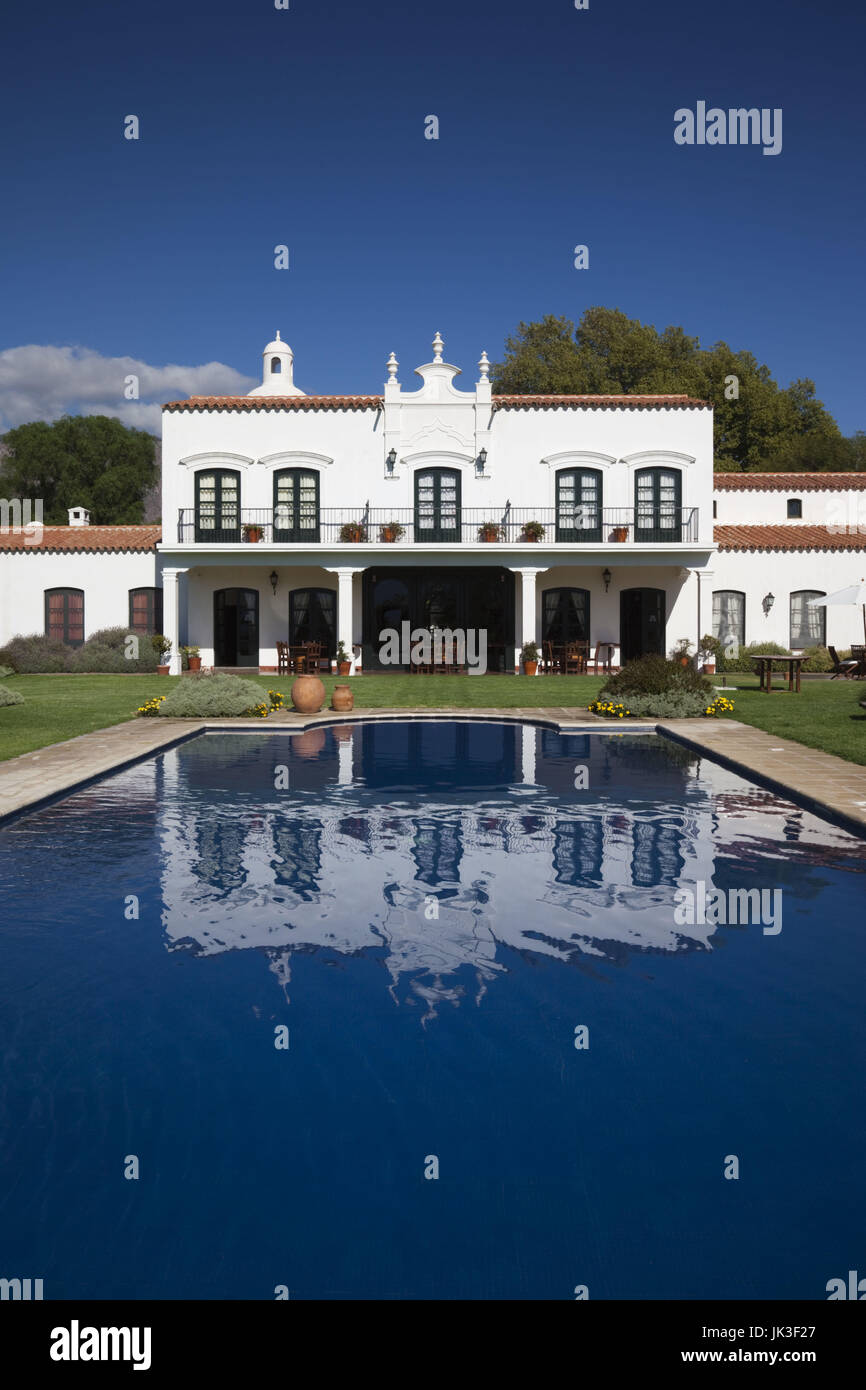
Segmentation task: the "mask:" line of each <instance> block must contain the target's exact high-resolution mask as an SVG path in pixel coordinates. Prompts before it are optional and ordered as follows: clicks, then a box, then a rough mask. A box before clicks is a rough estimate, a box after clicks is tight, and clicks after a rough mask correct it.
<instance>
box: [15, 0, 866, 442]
mask: <svg viewBox="0 0 866 1390" xmlns="http://www.w3.org/2000/svg"><path fill="white" fill-rule="evenodd" d="M290 5H291V7H290V9H289V10H288V11H282V10H276V9H275V8H274V7H273V3H272V0H243V3H240V0H238V2H237V3H232V4H228V3H225V0H215V3H205V0H175V3H172V4H167V3H163V0H154V3H149V4H146V5H134V4H133V5H118V4H117V3H116V0H115V2H114V3H112V4H108V3H90V4H85V5H82V6H73V5H69V4H68V3H66V4H59V3H54V0H51V2H50V3H48V4H42V5H39V6H24V5H18V6H15V7H14V8H13V9H12V10H10V11H7V14H6V16H5V19H4V31H5V32H4V38H5V40H6V42H5V44H4V48H5V50H6V60H5V62H4V80H3V83H2V87H0V119H2V129H3V132H4V138H3V146H2V149H3V152H2V155H0V161H2V185H0V186H2V188H3V192H4V195H5V196H4V203H5V205H6V206H5V214H4V216H3V217H2V219H0V422H2V423H3V424H5V425H8V424H10V423H17V422H18V419H19V418H20V417H21V416H22V414H23V416H24V418H36V417H37V416H39V415H40V414H43V415H46V416H47V415H51V414H56V413H58V411H59V409H60V408H65V407H66V406H68V405H71V406H72V407H73V408H74V407H75V406H76V404H79V403H81V402H83V407H82V408H86V409H94V408H96V407H97V406H104V407H105V408H108V409H111V408H113V407H112V402H113V400H114V396H113V394H112V393H113V391H114V385H113V383H114V381H115V378H117V391H116V396H117V398H118V410H117V413H118V414H120V415H121V416H122V417H124V407H123V405H122V402H121V400H120V397H121V390H122V381H121V379H120V378H119V376H118V373H117V372H116V371H115V370H114V368H113V366H112V362H113V360H114V359H123V358H127V359H132V360H134V361H136V362H140V363H142V364H148V366H149V367H150V368H151V369H152V371H151V372H150V375H149V376H148V378H147V391H146V392H145V394H146V395H147V396H148V399H151V400H157V401H158V400H160V399H168V398H170V397H171V396H172V395H177V394H185V393H186V392H187V391H188V390H190V389H202V390H209V389H228V387H229V386H230V385H231V383H232V382H233V381H237V383H239V384H240V386H241V389H248V385H249V384H252V381H253V379H255V380H257V379H258V376H259V370H260V361H261V358H260V354H261V350H262V348H263V346H264V344H265V342H266V341H267V339H268V338H270V337H271V336H272V335H273V333H274V331H275V330H276V329H277V328H279V329H280V330H281V332H282V336H283V337H284V338H286V339H287V340H288V341H289V342H290V343H291V345H292V347H293V348H294V351H295V379H296V381H297V383H298V384H299V385H300V386H301V387H302V389H304V390H306V391H308V392H324V393H329V392H337V393H340V392H367V391H378V390H380V389H381V386H382V382H383V381H384V379H385V361H386V358H387V356H388V353H389V352H390V351H391V350H392V349H394V351H396V353H397V356H398V358H399V360H400V364H401V371H400V377H401V380H402V381H403V382H404V383H405V384H407V385H408V384H410V383H411V380H412V368H413V367H415V366H416V365H418V363H420V362H423V361H426V360H429V358H430V356H431V350H430V341H431V339H432V337H433V334H434V332H435V331H436V330H439V331H440V332H441V333H442V335H443V337H444V339H445V344H446V352H445V355H446V358H447V359H448V360H449V361H452V362H455V363H456V364H457V365H459V366H462V367H463V368H464V372H465V378H464V381H465V384H467V385H468V384H469V383H470V382H472V381H474V380H475V378H476V376H477V372H476V368H475V364H476V363H477V360H478V357H479V355H480V351H481V349H482V348H485V349H486V350H487V352H488V353H489V355H490V358H491V360H496V359H497V358H498V357H500V356H501V355H502V349H503V343H504V339H505V337H506V335H507V334H508V333H509V332H510V331H511V330H512V329H513V328H514V327H515V326H516V324H517V323H518V321H519V320H520V319H537V318H540V317H541V316H542V315H543V314H545V313H559V314H566V315H568V316H569V317H571V318H573V319H575V320H576V319H577V318H579V316H580V314H581V312H582V311H583V309H584V308H586V307H587V306H589V305H592V304H604V305H609V306H616V307H619V308H621V309H622V310H624V311H625V312H626V313H627V314H629V315H630V316H632V317H637V318H641V319H643V320H644V321H648V322H652V323H655V324H656V326H657V327H658V328H663V327H664V326H665V325H667V324H668V323H676V324H682V325H683V327H684V328H685V329H686V330H687V331H688V332H690V333H692V334H697V335H698V336H699V337H700V338H701V340H702V341H704V342H706V343H711V342H713V341H715V340H717V339H720V338H723V339H725V340H726V341H727V342H728V343H730V344H731V346H732V347H734V348H748V349H750V350H751V351H753V352H754V353H755V354H756V355H757V356H758V357H759V358H760V359H761V360H763V361H765V362H766V363H767V364H768V365H769V366H770V368H771V370H772V372H773V375H774V376H775V378H776V379H777V380H778V381H779V382H780V383H781V384H787V383H788V381H790V380H791V379H792V378H794V377H796V376H811V377H813V378H814V380H815V382H816V385H817V390H818V394H819V396H820V397H821V398H822V399H823V400H824V402H825V403H826V405H827V406H828V407H829V408H830V410H831V411H832V412H833V413H834V414H835V415H836V417H837V419H838V420H839V423H840V425H841V427H842V429H843V430H844V431H845V432H846V433H851V432H853V431H854V430H855V429H859V428H866V411H864V409H863V406H862V400H863V390H862V383H863V373H864V363H863V353H862V346H861V345H862V341H863V331H862V317H863V314H862V310H863V283H864V277H863V254H864V245H863V242H864V237H863V227H864V220H866V219H864V202H866V196H864V186H863V185H864V180H863V145H864V126H866V121H864V115H863V107H862V90H863V83H862V54H863V51H864V39H866V22H864V16H863V11H862V7H861V5H860V4H857V3H854V2H853V0H850V3H849V2H846V3H836V4H834V3H827V4H822V5H821V6H818V5H815V4H813V3H807V0H732V3H727V4H723V3H721V0H720V2H719V3H717V4H713V5H696V4H694V3H686V0H682V3H673V0H660V2H659V3H648V2H647V3H643V4H639V3H636V0H590V8H589V10H587V11H577V10H575V9H574V4H573V0H536V3H534V4H525V3H517V2H516V0H500V2H499V3H493V0H487V2H486V3H478V0H439V3H436V4H431V5H429V6H428V5H424V4H416V3H410V0H381V3H371V4H346V3H344V4H336V5H328V4H324V3H323V2H322V0H290ZM699 99H702V100H706V101H707V102H708V103H709V104H711V105H713V104H715V105H718V106H721V107H723V108H728V107H730V106H757V107H771V108H774V107H781V108H782V110H783V113H784V116H783V149H782V153H781V154H780V155H778V156H777V157H767V156H764V155H762V152H761V150H760V148H757V147H745V148H743V147H715V148H713V147H707V146H705V147H703V148H700V147H693V148H684V147H679V146H677V145H676V144H675V143H674V140H673V129H674V120H673V116H674V111H675V110H676V109H677V108H678V107H683V106H689V107H692V108H693V107H694V106H695V103H696V102H697V101H698V100H699ZM431 113H432V114H436V115H437V116H438V117H439V120H440V138H439V140H438V141H430V140H425V138H424V118H425V116H427V115H428V114H431ZM128 114H136V115H138V116H139V118H140V122H141V138H140V139H139V140H138V141H137V142H136V141H127V140H125V139H124V138H123V118H124V117H125V116H126V115H128ZM278 243H285V244H287V245H288V246H289V248H290V255H291V269H290V270H288V271H277V270H275V269H274V267H273V259H274V258H273V248H274V246H275V245H276V244H278ZM578 243H585V244H587V245H588V246H589V250H590V268H589V270H587V271H576V270H575V269H574V268H573V255H572V248H573V247H574V246H575V245H576V244H578ZM29 344H39V345H51V346H53V347H55V348H58V347H66V348H67V349H69V348H72V349H79V348H80V349H85V350H86V352H87V354H89V355H88V356H86V357H85V358H84V359H83V360H82V358H81V357H80V354H78V353H77V352H75V351H73V352H67V353H66V354H64V355H60V356H57V355H55V357H53V358H52V359H51V364H52V366H51V385H50V389H44V383H43V382H42V381H41V380H40V377H41V368H40V357H39V355H38V354H29V355H25V354H22V353H21V351H20V350H21V349H22V348H23V347H25V346H26V345H29ZM104 359H109V362H108V364H106V362H105V361H104ZM46 360H47V359H46ZM214 362H215V363H221V364H225V366H226V367H227V368H231V369H234V373H238V374H240V375H239V376H237V377H235V376H234V373H232V372H226V371H224V370H223V371H220V370H218V369H210V368H208V369H205V370H202V369H203V368H205V364H209V363H214ZM165 364H180V365H181V367H183V368H184V371H182V372H174V373H171V372H169V373H164V372H160V371H159V369H160V368H162V367H164V366H165ZM145 375H146V376H147V373H145ZM243 378H249V379H250V381H249V383H248V384H245V383H244V381H243ZM175 381H176V386H175V385H174V383H175ZM125 418H128V419H129V420H130V422H134V420H133V417H132V416H131V414H130V413H129V411H128V410H127V412H126V416H125Z"/></svg>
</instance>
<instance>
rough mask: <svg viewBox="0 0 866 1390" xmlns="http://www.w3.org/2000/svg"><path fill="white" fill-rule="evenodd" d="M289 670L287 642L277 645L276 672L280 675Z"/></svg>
mask: <svg viewBox="0 0 866 1390" xmlns="http://www.w3.org/2000/svg"><path fill="white" fill-rule="evenodd" d="M288 670H289V644H288V642H278V643H277V671H278V672H279V673H280V674H285V673H288Z"/></svg>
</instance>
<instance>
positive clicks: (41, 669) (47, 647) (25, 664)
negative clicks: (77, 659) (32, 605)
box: [0, 632, 71, 675]
mask: <svg viewBox="0 0 866 1390" xmlns="http://www.w3.org/2000/svg"><path fill="white" fill-rule="evenodd" d="M70 651H71V648H70V647H65V646H64V645H63V643H62V642H59V641H58V640H57V638H56V637H46V636H45V634H44V633H41V632H33V633H30V634H29V635H28V636H26V637H13V638H12V639H11V641H9V642H7V643H6V646H5V647H4V648H3V649H2V651H0V662H2V663H3V665H4V666H11V667H12V669H13V671H20V672H22V674H27V675H44V674H45V673H46V672H50V671H64V670H65V669H66V660H67V657H68V656H69V654H70Z"/></svg>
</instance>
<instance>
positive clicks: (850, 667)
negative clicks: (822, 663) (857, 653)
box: [827, 647, 857, 681]
mask: <svg viewBox="0 0 866 1390" xmlns="http://www.w3.org/2000/svg"><path fill="white" fill-rule="evenodd" d="M827 651H828V652H829V653H830V660H831V661H832V663H833V674H832V676H831V677H830V679H831V680H832V681H835V680H838V679H839V678H840V676H851V675H853V674H854V670H855V667H856V666H857V659H856V657H853V656H846V657H845V659H844V661H843V660H842V659H841V657H839V655H838V654H837V652H836V648H835V647H828V648H827Z"/></svg>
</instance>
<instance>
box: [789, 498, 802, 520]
mask: <svg viewBox="0 0 866 1390" xmlns="http://www.w3.org/2000/svg"><path fill="white" fill-rule="evenodd" d="M802 519H803V499H802V497H789V498H788V520H789V521H802Z"/></svg>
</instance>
